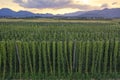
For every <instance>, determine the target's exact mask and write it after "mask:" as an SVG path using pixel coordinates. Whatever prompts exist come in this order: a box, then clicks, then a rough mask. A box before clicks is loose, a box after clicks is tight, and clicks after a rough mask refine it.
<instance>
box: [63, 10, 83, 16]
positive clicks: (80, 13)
mask: <svg viewBox="0 0 120 80" xmlns="http://www.w3.org/2000/svg"><path fill="white" fill-rule="evenodd" d="M84 13H85V11H77V12H73V13H66V14H64V16H78V15H82V14H84Z"/></svg>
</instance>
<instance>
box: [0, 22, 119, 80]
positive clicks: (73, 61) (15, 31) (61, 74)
mask: <svg viewBox="0 0 120 80" xmlns="http://www.w3.org/2000/svg"><path fill="white" fill-rule="evenodd" d="M119 78H120V24H119V21H107V20H106V21H79V20H77V21H71V20H70V21H65V20H52V21H49V20H48V21H45V20H43V21H39V20H38V21H37V20H34V21H31V20H16V21H9V20H8V21H5V20H2V21H1V20H0V79H1V80H5V79H8V80H10V79H21V80H24V79H28V80H30V79H32V80H42V79H46V80H58V79H63V80H70V79H75V80H84V79H85V80H87V79H88V80H98V79H119Z"/></svg>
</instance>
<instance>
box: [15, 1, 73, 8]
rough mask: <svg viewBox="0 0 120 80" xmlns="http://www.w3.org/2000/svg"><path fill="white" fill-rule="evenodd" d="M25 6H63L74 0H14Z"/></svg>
mask: <svg viewBox="0 0 120 80" xmlns="http://www.w3.org/2000/svg"><path fill="white" fill-rule="evenodd" d="M14 2H15V3H18V4H19V5H20V6H22V7H25V8H61V7H62V6H65V5H69V4H71V2H72V0H14Z"/></svg>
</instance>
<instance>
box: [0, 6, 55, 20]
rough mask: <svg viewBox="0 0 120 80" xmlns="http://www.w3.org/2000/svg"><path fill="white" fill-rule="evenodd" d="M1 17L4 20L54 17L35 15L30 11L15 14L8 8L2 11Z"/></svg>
mask: <svg viewBox="0 0 120 80" xmlns="http://www.w3.org/2000/svg"><path fill="white" fill-rule="evenodd" d="M0 17H4V18H26V17H53V15H52V14H48V13H47V14H35V13H32V12H29V11H18V12H15V11H13V10H11V9H8V8H2V9H0Z"/></svg>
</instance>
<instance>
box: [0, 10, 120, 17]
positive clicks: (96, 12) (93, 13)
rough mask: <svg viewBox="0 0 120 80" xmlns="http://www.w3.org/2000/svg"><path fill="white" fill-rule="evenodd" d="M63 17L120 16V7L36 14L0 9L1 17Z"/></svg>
mask: <svg viewBox="0 0 120 80" xmlns="http://www.w3.org/2000/svg"><path fill="white" fill-rule="evenodd" d="M56 16H59V18H60V17H62V18H64V17H65V18H66V17H67V18H69V17H70V18H71V17H72V18H120V8H112V9H108V8H105V9H103V10H92V11H77V12H74V13H67V14H64V15H53V14H49V13H47V14H35V13H32V12H29V11H18V12H15V11H13V10H11V9H9V8H2V9H0V18H29V17H31V18H39V17H53V18H54V17H56Z"/></svg>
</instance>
